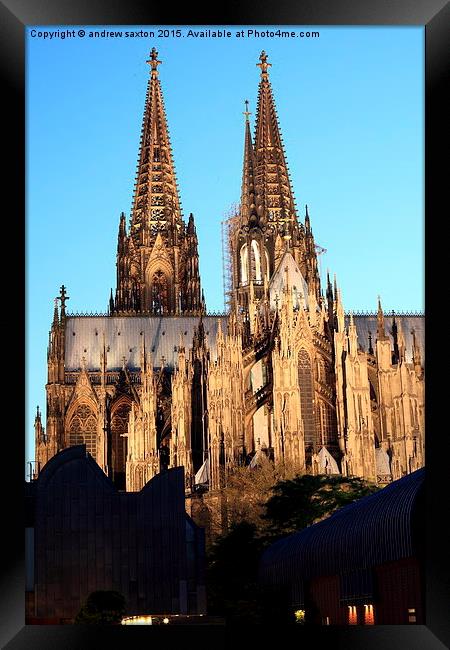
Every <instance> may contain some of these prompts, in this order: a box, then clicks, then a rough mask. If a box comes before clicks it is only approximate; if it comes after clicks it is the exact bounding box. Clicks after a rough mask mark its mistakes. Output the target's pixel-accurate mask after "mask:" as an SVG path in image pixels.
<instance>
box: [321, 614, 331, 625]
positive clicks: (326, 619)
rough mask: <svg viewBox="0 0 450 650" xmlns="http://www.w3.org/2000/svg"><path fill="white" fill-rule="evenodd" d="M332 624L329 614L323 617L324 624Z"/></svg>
mask: <svg viewBox="0 0 450 650" xmlns="http://www.w3.org/2000/svg"><path fill="white" fill-rule="evenodd" d="M329 624H330V617H329V616H324V617H323V618H322V625H329Z"/></svg>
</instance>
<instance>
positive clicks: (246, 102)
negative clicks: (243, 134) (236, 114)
mask: <svg viewBox="0 0 450 650" xmlns="http://www.w3.org/2000/svg"><path fill="white" fill-rule="evenodd" d="M244 104H245V111H244V112H243V113H242V115H245V121H246V122H248V116H249V115H251V112H250V111H249V110H248V99H246V100H245V101H244Z"/></svg>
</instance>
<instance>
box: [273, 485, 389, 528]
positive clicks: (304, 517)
mask: <svg viewBox="0 0 450 650" xmlns="http://www.w3.org/2000/svg"><path fill="white" fill-rule="evenodd" d="M377 490H378V488H377V486H376V485H374V484H371V483H369V482H367V481H365V480H363V479H360V478H348V477H345V476H324V475H319V476H312V475H311V474H303V475H299V476H296V477H295V478H293V479H290V480H285V481H280V482H279V483H277V484H276V485H275V486H274V487H273V488H272V496H271V497H270V498H269V499H268V500H267V502H266V512H265V514H264V515H263V519H264V520H265V521H266V522H267V525H268V528H267V533H268V534H269V535H270V536H272V537H276V538H278V537H283V536H284V535H290V534H291V533H295V532H297V531H299V530H302V529H303V528H306V526H310V525H311V524H314V523H316V522H318V521H321V520H322V519H324V518H325V517H329V516H330V515H331V514H332V513H333V512H335V511H336V510H338V509H339V508H342V507H343V506H345V505H347V504H349V503H352V502H353V501H356V500H357V499H361V498H362V497H364V496H366V495H368V494H372V493H373V492H375V491H377Z"/></svg>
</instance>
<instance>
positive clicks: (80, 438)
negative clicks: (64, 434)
mask: <svg viewBox="0 0 450 650" xmlns="http://www.w3.org/2000/svg"><path fill="white" fill-rule="evenodd" d="M74 445H86V450H87V451H88V452H89V453H90V454H91V456H92V457H93V458H96V457H97V418H96V416H95V413H94V411H93V410H92V409H91V407H90V406H89V405H88V404H84V403H83V404H80V405H79V406H78V407H77V408H76V410H75V412H74V414H73V416H72V419H71V420H70V424H69V446H70V447H72V446H74Z"/></svg>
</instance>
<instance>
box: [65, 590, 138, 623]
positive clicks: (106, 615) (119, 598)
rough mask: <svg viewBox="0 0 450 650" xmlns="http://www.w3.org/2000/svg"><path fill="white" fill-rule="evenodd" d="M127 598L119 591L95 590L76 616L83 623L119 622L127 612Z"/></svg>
mask: <svg viewBox="0 0 450 650" xmlns="http://www.w3.org/2000/svg"><path fill="white" fill-rule="evenodd" d="M125 605H126V603H125V598H124V596H123V595H122V594H121V593H119V592H118V591H93V592H92V593H91V594H89V596H88V597H87V599H86V602H85V603H84V605H83V606H82V607H81V609H80V611H79V612H78V614H77V615H76V617H75V623H79V624H83V625H86V624H87V625H95V624H103V625H104V624H109V625H113V624H117V623H120V622H121V620H122V618H123V616H124V614H125Z"/></svg>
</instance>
